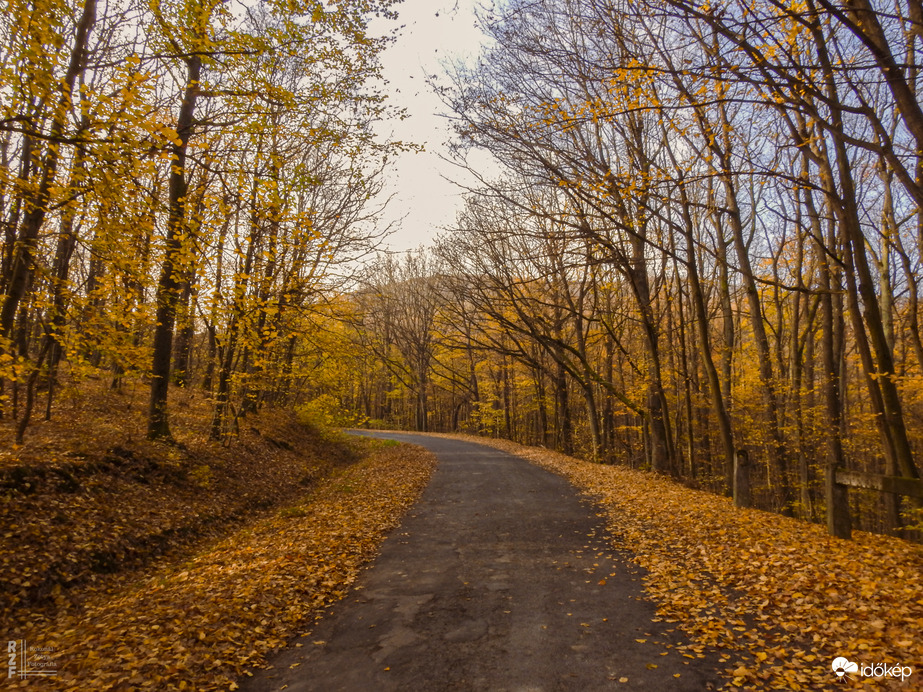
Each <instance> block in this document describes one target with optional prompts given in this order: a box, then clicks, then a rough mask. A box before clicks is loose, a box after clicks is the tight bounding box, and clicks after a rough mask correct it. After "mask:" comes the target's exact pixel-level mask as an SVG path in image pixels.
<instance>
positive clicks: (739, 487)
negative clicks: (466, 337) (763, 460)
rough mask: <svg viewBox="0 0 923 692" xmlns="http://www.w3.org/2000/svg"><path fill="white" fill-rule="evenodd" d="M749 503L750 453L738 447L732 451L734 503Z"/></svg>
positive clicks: (745, 504) (737, 505)
mask: <svg viewBox="0 0 923 692" xmlns="http://www.w3.org/2000/svg"><path fill="white" fill-rule="evenodd" d="M751 504H752V498H751V496H750V455H749V454H747V450H746V449H738V450H736V451H735V452H734V505H735V506H736V507H749V506H750V505H751Z"/></svg>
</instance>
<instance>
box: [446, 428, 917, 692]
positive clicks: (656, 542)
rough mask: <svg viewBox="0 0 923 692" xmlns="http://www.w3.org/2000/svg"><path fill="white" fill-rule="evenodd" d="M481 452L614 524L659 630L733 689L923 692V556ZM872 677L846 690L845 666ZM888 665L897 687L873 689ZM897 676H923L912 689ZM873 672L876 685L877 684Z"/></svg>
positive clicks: (541, 458)
mask: <svg viewBox="0 0 923 692" xmlns="http://www.w3.org/2000/svg"><path fill="white" fill-rule="evenodd" d="M448 437H452V438H461V439H469V440H471V441H477V442H480V443H482V444H487V445H490V446H493V447H495V448H497V449H501V450H503V451H506V452H509V453H512V454H515V455H517V456H520V457H524V458H526V459H528V460H529V461H531V462H533V463H535V464H537V465H539V466H541V467H543V468H546V469H548V470H551V471H554V472H556V473H559V474H561V475H563V476H565V477H566V478H568V479H569V480H570V481H571V482H572V483H573V484H574V485H575V486H576V487H578V488H579V489H581V490H583V491H584V492H585V493H587V494H588V495H589V496H590V497H591V498H592V499H593V500H594V501H595V502H597V503H598V504H599V505H600V507H601V508H602V509H603V511H604V512H605V513H606V515H607V519H608V524H609V530H610V532H611V534H612V535H613V536H615V537H616V538H615V547H617V548H620V549H624V550H627V551H630V552H632V553H634V555H635V558H634V559H635V561H636V562H637V563H638V564H640V565H641V566H642V567H643V568H644V569H645V570H646V571H647V576H646V578H645V591H646V593H647V595H648V596H649V597H650V598H651V599H652V600H654V602H655V603H656V604H657V606H658V616H659V617H660V618H663V619H664V620H666V621H669V622H676V623H678V626H679V627H680V628H681V629H682V630H684V631H685V632H686V633H687V634H688V635H689V636H690V637H691V638H692V639H693V641H694V642H695V644H693V645H692V646H689V647H688V651H686V654H687V655H688V656H690V657H692V656H695V655H697V653H699V652H701V651H703V650H706V649H708V650H712V651H713V650H716V649H717V650H718V651H719V652H720V656H721V660H722V661H723V663H724V664H725V665H726V668H725V671H724V673H725V675H726V677H727V680H728V682H729V686H731V687H742V688H748V689H756V690H764V689H785V690H799V689H802V690H803V689H810V690H817V689H843V686H842V685H841V684H839V683H842V682H846V683H847V687H846V688H850V687H860V688H865V687H869V688H875V689H899V690H910V689H914V690H916V689H923V639H921V637H920V633H921V632H923V547H921V546H919V545H915V544H911V543H908V542H906V541H903V540H901V539H898V538H892V537H888V536H879V535H875V534H869V533H864V532H856V533H855V536H854V539H853V540H849V541H846V540H840V539H835V538H831V537H830V536H828V535H827V533H826V531H825V528H824V527H823V526H819V525H816V524H811V523H808V522H805V521H800V520H796V519H789V518H786V517H782V516H779V515H776V514H771V513H768V512H763V511H760V510H755V509H738V508H736V507H734V505H733V503H732V501H731V500H730V499H729V498H726V497H719V496H716V495H713V494H711V493H707V492H703V491H698V490H691V489H689V488H686V487H684V486H682V485H679V484H677V483H674V482H672V481H670V480H669V479H666V478H663V477H659V476H655V475H654V474H651V473H646V472H642V471H635V470H631V469H628V468H624V467H620V466H605V465H600V464H593V463H589V462H585V461H580V460H577V459H573V458H571V457H567V456H564V455H562V454H558V453H555V452H550V451H548V450H545V449H541V448H535V447H524V446H521V445H518V444H515V443H512V442H508V441H505V440H490V439H485V438H480V437H473V436H468V435H450V436H448ZM841 656H842V657H845V658H846V659H848V660H849V661H852V662H854V663H857V664H858V665H859V666H860V669H859V671H857V672H850V673H848V679H847V680H845V681H843V680H839V681H838V680H837V679H836V677H835V676H834V674H833V671H832V667H831V664H832V662H833V660H834V659H835V658H837V657H841ZM876 664H886V665H887V666H888V670H889V671H891V672H892V674H891V675H890V676H888V675H885V676H878V677H875V676H871V675H863V673H862V670H863V668H864V667H865V666H874V665H876ZM894 666H900V667H909V668H911V669H912V671H913V673H912V674H911V675H910V677H907V678H906V679H905V680H903V681H901V680H900V679H899V678H897V677H895V675H894V674H893V673H894ZM869 672H873V671H869Z"/></svg>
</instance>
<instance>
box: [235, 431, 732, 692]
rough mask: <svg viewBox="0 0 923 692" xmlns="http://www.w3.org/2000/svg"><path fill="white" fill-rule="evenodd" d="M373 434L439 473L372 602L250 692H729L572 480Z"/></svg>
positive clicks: (375, 569)
mask: <svg viewBox="0 0 923 692" xmlns="http://www.w3.org/2000/svg"><path fill="white" fill-rule="evenodd" d="M362 434H370V435H373V436H375V437H383V438H389V439H394V440H400V441H405V442H411V443H413V444H417V445H420V446H422V447H426V448H427V449H429V450H431V451H432V452H433V453H435V454H436V455H437V457H438V459H439V466H438V468H437V470H436V472H435V473H434V474H433V478H432V481H431V482H430V485H429V486H428V487H427V489H426V490H425V492H424V493H423V496H422V498H421V499H420V501H419V503H418V504H417V505H416V506H415V507H414V508H413V509H411V511H410V512H409V513H408V514H407V516H406V517H405V518H404V522H403V524H402V526H401V527H400V528H399V529H397V530H396V531H395V532H394V533H393V534H392V535H391V536H390V537H389V538H388V540H387V541H385V543H384V545H383V547H382V552H381V555H380V556H379V557H378V559H377V560H376V561H375V563H374V565H372V566H371V567H370V568H369V569H368V570H367V571H366V572H365V573H364V574H363V576H362V577H361V578H360V580H359V588H358V589H357V590H356V591H354V592H353V593H352V594H351V595H350V596H348V597H347V598H346V599H344V600H343V601H342V602H340V603H338V604H337V605H335V606H334V607H333V608H332V609H331V613H330V614H329V615H328V616H326V617H325V618H324V619H323V620H321V621H320V622H319V623H318V624H317V626H316V627H315V628H314V630H313V631H312V633H311V634H310V636H309V637H307V638H306V639H302V640H301V643H302V646H301V647H294V646H293V647H291V648H288V649H286V650H285V651H283V652H281V653H280V654H279V655H278V657H277V658H276V659H275V660H274V661H272V667H271V668H269V669H267V670H264V671H261V672H260V673H259V674H258V675H256V676H254V677H253V678H252V679H250V680H248V681H246V684H245V685H244V686H243V689H244V690H249V691H251V692H263V691H268V690H281V689H285V690H286V692H305V691H308V690H311V691H317V692H334V691H336V690H343V691H347V692H377V691H379V690H402V691H404V692H438V691H441V690H489V691H491V692H502V691H509V692H514V691H515V692H527V691H528V692H550V691H552V690H581V691H593V690H652V691H660V690H664V691H667V690H669V691H671V692H672V691H674V690H675V691H677V692H681V691H683V690H689V691H693V690H694V691H695V692H700V691H701V690H707V689H712V688H713V687H714V681H715V680H717V676H716V675H715V674H714V672H713V665H712V663H713V662H711V661H709V660H708V659H698V658H697V659H689V658H685V657H683V656H681V655H680V653H678V652H677V651H675V650H674V649H673V648H672V645H674V644H676V643H679V641H680V638H679V636H678V635H677V634H674V633H671V632H668V631H667V625H665V624H664V623H654V622H652V618H653V617H654V615H655V610H654V606H653V605H652V604H651V603H649V602H648V601H646V600H644V598H643V592H642V589H641V582H640V573H639V569H638V568H637V567H636V566H634V565H632V564H630V563H629V562H628V561H627V560H626V556H625V555H621V554H619V553H618V552H615V551H613V550H612V549H610V548H609V547H608V546H607V543H606V539H605V529H604V525H603V522H602V521H601V520H600V518H599V517H597V516H596V512H595V509H594V508H593V507H592V506H591V505H590V504H589V503H587V502H586V501H582V500H581V499H580V498H579V496H578V494H577V492H576V491H575V490H574V489H573V488H572V487H571V485H570V484H569V483H568V482H567V481H566V480H565V479H563V478H560V477H558V476H556V475H554V474H552V473H549V472H547V471H544V470H542V469H540V468H538V467H536V466H533V465H531V464H529V463H528V462H527V461H525V460H523V459H519V458H517V457H514V456H511V455H509V454H505V453H503V452H500V451H497V450H494V449H492V448H489V447H486V446H483V445H479V444H475V443H472V442H464V441H459V440H451V439H444V438H438V437H430V436H426V435H414V434H409V433H390V432H389V433H377V432H376V433H362Z"/></svg>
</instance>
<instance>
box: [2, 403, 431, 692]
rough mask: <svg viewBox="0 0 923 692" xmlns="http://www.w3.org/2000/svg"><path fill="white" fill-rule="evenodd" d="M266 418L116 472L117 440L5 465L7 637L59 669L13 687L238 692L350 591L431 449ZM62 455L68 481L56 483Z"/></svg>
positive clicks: (137, 454) (426, 465)
mask: <svg viewBox="0 0 923 692" xmlns="http://www.w3.org/2000/svg"><path fill="white" fill-rule="evenodd" d="M274 417H275V418H276V419H279V418H282V419H283V420H282V424H281V425H280V423H279V420H276V421H273V422H266V423H265V425H266V429H270V428H271V432H272V434H273V435H274V436H275V437H270V436H269V434H268V433H267V432H266V429H264V431H263V433H262V434H261V435H260V434H257V431H255V430H253V431H250V432H249V434H248V435H245V436H243V440H244V441H243V442H237V443H235V444H233V445H231V446H229V447H226V448H223V451H222V449H221V448H220V447H219V448H218V449H215V448H214V445H213V446H212V448H208V445H206V444H204V443H202V444H199V443H194V442H192V440H193V439H194V438H192V437H190V444H189V446H188V447H187V446H186V445H179V446H178V447H177V448H176V449H174V450H172V452H170V453H164V452H163V450H156V449H153V448H148V447H146V445H147V443H137V442H136V443H134V444H133V445H131V446H129V448H130V449H131V450H132V451H131V454H130V455H129V454H128V453H127V452H126V453H123V455H122V456H125V457H128V459H129V460H128V462H126V464H127V466H126V464H122V465H118V468H116V469H111V468H109V466H108V465H107V464H108V463H109V462H106V463H102V464H100V463H99V462H100V459H103V460H105V459H106V458H107V455H108V456H111V455H112V452H111V449H108V451H106V452H105V453H102V452H99V450H88V451H87V454H86V459H83V458H81V459H80V460H79V461H80V463H79V464H77V463H75V462H74V460H73V459H72V458H69V457H68V458H67V459H66V460H65V461H64V462H61V461H60V460H58V461H56V462H55V461H48V462H47V463H45V464H44V465H43V464H42V463H41V461H40V459H45V460H50V459H52V455H49V454H48V453H47V449H45V450H44V452H45V453H44V454H32V455H31V457H30V456H29V455H28V454H23V452H22V450H20V454H19V457H20V458H18V459H14V458H6V459H2V460H0V471H5V475H3V474H0V480H4V479H5V480H4V485H5V491H4V492H5V495H4V496H3V497H2V498H0V499H3V500H4V501H3V502H2V503H0V512H2V514H3V515H4V516H3V517H2V518H3V526H4V527H5V528H4V532H5V533H4V534H3V535H4V536H5V538H4V542H3V544H2V551H0V558H2V561H0V568H2V569H0V581H2V582H3V584H2V588H0V592H2V595H0V598H2V599H3V600H4V603H3V607H2V608H0V610H2V612H0V622H2V627H3V630H4V632H5V633H6V634H7V635H8V636H7V639H10V640H13V639H16V640H24V641H25V642H26V644H27V646H29V647H41V648H42V649H44V650H47V651H51V652H53V653H52V654H51V655H50V658H51V659H52V660H53V661H54V664H53V668H52V670H56V671H57V675H56V676H55V677H45V678H36V677H33V678H25V679H22V680H5V682H6V683H7V686H6V687H5V689H16V688H17V686H18V687H22V688H26V687H28V688H33V687H34V688H35V689H55V690H81V691H85V690H107V689H116V690H126V691H127V690H142V689H153V690H160V689H181V690H182V689H189V690H192V689H198V690H212V689H216V690H217V689H236V687H237V682H236V680H239V679H240V677H241V676H243V675H247V674H249V673H248V670H249V668H252V667H253V666H255V665H259V664H261V663H262V662H263V661H264V659H265V656H266V655H267V654H268V653H269V652H271V651H272V650H273V649H276V648H278V647H279V646H281V645H283V644H284V643H285V642H286V641H287V640H288V639H290V638H291V637H293V636H295V635H296V634H299V633H302V632H303V631H304V630H305V629H306V628H309V627H310V626H311V625H312V624H313V622H314V620H315V618H317V617H320V612H321V611H322V609H323V608H325V607H326V606H328V605H329V604H331V603H333V602H334V601H336V600H338V599H339V598H342V597H343V596H344V595H345V593H346V590H347V589H348V588H349V586H350V584H352V582H353V581H354V580H355V579H356V577H357V575H358V573H359V570H360V568H361V566H362V565H363V564H364V563H366V562H368V561H369V560H370V559H371V558H373V557H374V555H375V554H376V551H377V549H378V546H379V545H380V543H381V541H382V540H383V538H384V535H385V533H386V532H387V531H388V530H390V529H391V528H393V527H395V526H396V525H397V524H398V522H399V519H400V517H401V515H402V514H403V513H404V512H405V511H406V509H407V508H408V507H409V506H410V505H411V504H412V503H413V502H414V501H415V500H416V498H417V497H418V496H419V493H420V492H422V489H423V487H424V486H425V484H426V482H427V480H428V478H429V475H430V473H431V472H432V469H433V467H434V464H435V460H434V458H433V456H432V455H430V454H429V453H427V452H425V451H424V450H422V449H420V448H416V447H412V446H408V445H400V446H398V445H396V444H394V443H388V442H384V441H373V440H368V439H362V440H359V439H354V440H352V441H347V440H346V439H344V438H345V436H340V437H337V438H335V437H332V436H326V437H325V435H323V434H317V433H309V434H307V435H305V434H304V431H303V429H302V432H301V434H300V435H299V433H298V431H297V428H299V426H298V425H297V424H296V423H294V422H293V421H291V420H284V419H285V416H280V415H279V413H278V412H277V413H276V414H275V415H274ZM286 431H287V432H288V435H287V436H286V434H285V433H286ZM46 442H47V441H46ZM109 442H111V440H110V441H107V442H106V444H109ZM59 443H60V444H59V446H60V447H61V448H62V449H65V448H71V449H72V448H73V447H74V445H73V443H72V441H71V442H70V443H68V444H65V443H63V442H60V441H59ZM43 444H44V442H43ZM46 446H47V445H46ZM25 451H28V450H25ZM33 451H34V450H33ZM158 454H159V457H158V456H157V455H158ZM209 455H211V456H209ZM170 456H177V457H183V458H181V459H179V460H178V461H176V462H175V463H173V462H171V460H170V459H169V458H168V457H170ZM139 458H144V459H146V461H145V462H144V463H141V462H136V461H135V459H139ZM241 459H243V460H244V461H241ZM62 463H63V464H66V465H62ZM112 463H115V462H112ZM84 464H85V465H87V468H83V465H84ZM209 464H210V468H213V472H212V474H211V477H210V480H209V482H208V483H204V482H203V478H204V477H205V475H206V474H205V472H203V471H199V469H201V468H203V467H204V468H209V466H208V465H209ZM55 465H58V466H60V467H61V468H63V469H64V470H65V473H66V474H67V476H68V477H69V478H70V480H67V479H65V480H67V486H66V487H64V488H63V489H62V488H61V487H60V482H59V479H60V478H62V475H61V474H59V473H58V472H56V471H55V470H54V466H55ZM273 467H275V468H273ZM170 469H172V470H173V472H175V473H173V472H171V473H164V470H170ZM190 469H191V471H190ZM139 473H140V474H141V475H138V474H139ZM190 473H191V475H192V479H190V477H189V476H190ZM26 486H28V487H26ZM24 489H25V490H24ZM116 491H117V492H116ZM222 503H223V504H224V505H226V507H225V509H224V510H222V509H221V507H220V505H222ZM17 512H19V513H22V515H23V520H21V521H15V518H16V517H15V515H16V513H17ZM144 526H147V529H148V532H147V533H144V532H143V530H142V529H143V527H144ZM55 529H56V530H55ZM7 534H8V535H7ZM152 536H163V537H164V538H163V539H162V540H152V538H151V537H152ZM43 538H44V539H45V540H44V541H42V540H40V539H43ZM30 539H31V540H30ZM168 539H169V540H168ZM100 554H103V555H105V556H106V558H107V561H106V562H105V564H103V565H100V564H99V559H98V558H99V555H100ZM71 555H72V556H74V560H73V561H72V562H71V561H68V560H67V557H68V556H71ZM94 556H95V557H94ZM94 559H96V562H94V561H93V560H94ZM135 563H137V564H135ZM109 572H112V573H109ZM36 587H40V588H36ZM4 677H5V676H4Z"/></svg>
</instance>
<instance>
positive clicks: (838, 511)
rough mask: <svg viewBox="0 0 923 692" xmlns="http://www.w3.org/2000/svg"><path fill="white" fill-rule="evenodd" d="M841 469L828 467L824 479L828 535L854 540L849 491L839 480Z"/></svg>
mask: <svg viewBox="0 0 923 692" xmlns="http://www.w3.org/2000/svg"><path fill="white" fill-rule="evenodd" d="M837 471H839V469H836V468H834V467H833V466H828V467H827V474H826V478H825V479H824V481H825V482H824V485H825V488H824V490H825V493H824V494H825V495H826V500H827V533H829V534H830V535H831V536H836V537H837V538H852V521H851V520H850V518H849V491H848V489H847V487H846V486H845V485H841V484H840V483H839V481H838V480H837V477H836V475H837Z"/></svg>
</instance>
